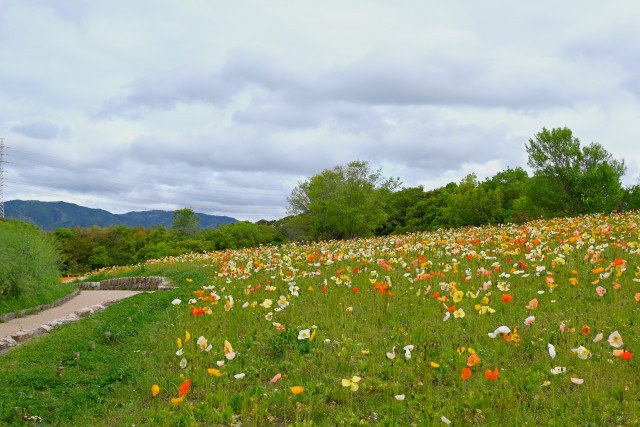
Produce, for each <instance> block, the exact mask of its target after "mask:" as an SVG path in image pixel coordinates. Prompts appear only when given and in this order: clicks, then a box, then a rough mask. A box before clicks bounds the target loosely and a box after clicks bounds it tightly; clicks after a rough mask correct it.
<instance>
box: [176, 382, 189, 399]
mask: <svg viewBox="0 0 640 427" xmlns="http://www.w3.org/2000/svg"><path fill="white" fill-rule="evenodd" d="M189 387H191V380H190V379H189V378H187V379H186V380H185V381H184V382H183V383H182V385H180V391H179V392H178V396H180V397H182V396H184V395H185V394H187V392H188V391H189Z"/></svg>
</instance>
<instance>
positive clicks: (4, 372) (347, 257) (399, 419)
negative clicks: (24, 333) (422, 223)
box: [0, 214, 640, 426]
mask: <svg viewBox="0 0 640 427" xmlns="http://www.w3.org/2000/svg"><path fill="white" fill-rule="evenodd" d="M638 224H639V217H638V215H635V214H630V215H627V216H612V217H586V218H582V219H580V220H577V221H574V220H563V221H560V220H558V221H553V222H547V223H542V222H540V223H535V224H530V225H529V226H528V227H511V228H508V227H504V228H484V229H469V230H456V231H452V232H442V233H440V234H424V235H422V234H421V235H409V236H402V237H401V239H399V240H398V241H396V240H395V239H374V240H370V241H354V242H330V243H325V244H323V245H313V246H309V247H304V246H300V245H289V246H285V247H282V248H271V247H266V248H260V249H256V250H244V251H237V252H229V253H217V254H214V255H213V256H212V257H211V258H208V259H201V260H198V259H197V258H203V257H183V258H178V259H171V260H166V261H165V262H162V263H158V264H156V265H148V266H146V267H144V268H143V269H134V270H131V271H120V272H118V274H119V275H125V274H139V273H144V274H154V275H155V274H164V275H168V276H170V277H171V278H172V280H173V281H174V282H175V283H178V284H180V285H181V288H180V289H179V290H175V291H171V292H167V293H153V294H144V295H139V296H136V297H134V298H132V299H129V300H126V301H123V302H121V303H119V304H118V305H116V306H113V307H110V308H109V309H108V310H107V311H105V312H102V313H98V314H96V315H94V316H91V317H89V318H88V319H86V320H83V321H82V322H80V323H77V324H72V325H66V326H64V327H61V328H60V329H59V330H56V331H54V332H53V333H52V334H51V335H50V336H46V337H42V338H38V339H36V340H33V341H32V342H29V343H26V344H24V345H22V346H20V347H19V348H17V349H15V350H13V351H11V352H9V353H8V354H6V355H4V356H2V365H1V366H0V383H1V384H3V387H2V388H0V422H7V423H11V422H13V423H18V421H17V420H16V415H15V411H13V410H11V409H10V408H13V407H20V408H25V410H26V411H28V413H29V414H35V415H38V416H40V417H42V418H44V419H45V420H46V421H47V422H49V423H51V424H54V425H55V424H59V425H132V424H136V425H185V426H186V425H193V424H195V425H229V424H232V423H233V422H234V420H242V421H243V423H244V424H245V425H254V424H261V425H262V424H269V423H275V424H280V425H286V424H295V425H299V424H305V423H306V424H311V423H313V424H314V425H334V424H336V423H338V424H347V425H348V424H358V423H360V424H381V425H410V424H412V423H414V424H418V425H423V424H427V425H428V424H436V423H441V421H440V417H441V416H443V415H444V416H446V417H448V418H449V419H451V420H452V421H453V424H454V425H471V424H477V425H498V424H503V425H541V424H550V423H554V424H555V425H589V424H591V425H638V424H639V423H640V408H639V406H638V401H639V400H640V379H639V377H638V372H639V364H638V359H639V357H640V337H639V336H638V325H637V322H638V321H639V319H640V308H639V307H640V303H639V302H637V301H636V300H635V294H636V293H637V292H640V285H639V284H638V283H637V282H636V281H634V279H638V276H639V275H640V273H638V271H640V270H638V247H637V240H638V238H637V236H638ZM520 238H521V239H522V241H518V239H520ZM629 243H631V245H629ZM527 246H529V247H530V248H529V250H527V249H526V247H527ZM589 247H591V248H592V249H589ZM531 249H533V250H531ZM483 251H484V252H483ZM526 254H528V255H526ZM531 254H534V256H532V255H531ZM585 256H586V259H585ZM421 257H422V258H421ZM494 258H495V259H494ZM618 258H620V259H624V260H625V261H626V269H625V270H616V269H615V268H614V267H613V265H612V262H613V261H614V260H616V259H618ZM194 259H195V261H194ZM379 259H384V260H385V264H386V265H387V266H388V267H385V266H383V265H381V264H380V263H378V262H377V260H379ZM519 260H522V261H523V262H525V263H526V264H527V266H526V270H522V271H523V273H520V274H518V273H517V272H516V271H515V270H518V269H521V267H520V266H518V267H517V268H516V267H515V266H516V262H517V261H519ZM592 260H593V263H591V261H592ZM493 263H498V265H499V266H500V270H494V268H493V267H492V264H493ZM240 266H242V267H244V268H243V269H238V267H240ZM542 266H544V267H545V270H544V271H540V272H539V274H538V275H536V267H539V268H541V267H542ZM600 267H602V271H598V270H596V272H595V273H594V272H593V270H594V269H596V268H600ZM249 268H251V271H250V272H249V275H247V271H248V269H249ZM356 268H357V269H358V271H357V272H356V270H355V269H356ZM468 268H469V269H471V270H470V272H469V273H470V276H468V279H469V280H468V281H466V280H465V279H464V278H462V277H461V275H463V274H466V273H467V269H468ZM480 268H487V269H488V270H493V272H492V273H489V274H488V275H487V276H483V275H481V274H480V273H478V271H479V269H480ZM234 269H235V271H234ZM316 270H318V271H320V275H317V276H316V275H315V272H316ZM340 270H343V271H340ZM372 270H375V271H376V272H377V273H378V276H377V277H376V276H374V275H372V274H371V271H372ZM421 270H424V273H425V274H428V273H431V275H430V277H424V278H423V279H422V280H420V281H418V280H417V279H418V278H419V276H420V275H421V274H422V273H423V271H421ZM572 270H576V272H577V274H574V273H572ZM607 272H608V273H610V274H609V275H607ZM618 272H619V273H620V275H619V276H617V274H616V273H618ZM311 273H314V274H311ZM507 274H508V275H509V276H508V277H507V276H506V275H507ZM501 275H502V276H501ZM599 275H600V276H599ZM342 276H346V277H348V278H349V280H347V279H346V277H342ZM385 276H389V278H390V280H391V282H392V283H393V284H394V285H393V287H392V288H391V290H392V292H393V296H390V295H388V294H386V293H385V294H382V293H380V292H378V291H376V290H374V289H373V288H374V285H373V284H372V282H375V283H377V284H378V285H377V286H378V287H379V284H381V283H385V279H384V277H385ZM548 276H553V277H554V280H555V282H556V283H557V284H558V286H557V287H556V288H555V289H554V291H553V293H550V292H549V287H548V286H547V284H546V277H548ZM605 276H607V277H605ZM616 276H617V277H616ZM341 277H342V278H341ZM599 277H600V278H599ZM570 278H576V279H577V281H578V284H577V285H576V286H572V285H570V284H569V279H570ZM187 279H189V280H187ZM325 279H326V280H327V290H326V292H324V291H323V290H322V287H323V283H324V280H325ZM410 279H412V280H413V283H412V282H411V280H410ZM488 280H491V281H492V284H491V287H490V288H489V289H487V290H485V291H481V292H480V294H479V295H478V296H477V297H476V298H473V297H472V296H471V294H469V293H468V292H469V291H471V292H472V294H475V292H477V291H478V290H479V289H480V288H481V287H482V286H483V283H486V282H487V281H488ZM596 280H598V281H599V282H598V283H594V282H595V281H596ZM340 281H341V282H342V283H338V282H340ZM349 281H351V283H350V282H349ZM292 283H295V285H296V286H298V287H299V289H300V290H299V297H296V296H291V298H290V299H289V302H290V304H289V306H288V307H286V308H285V309H284V310H282V311H280V312H276V311H275V310H274V308H275V307H276V300H277V299H278V297H279V296H280V295H282V294H284V295H286V294H287V293H291V290H290V289H289V286H290V285H291V284H292ZM451 283H455V284H456V287H457V289H459V290H462V291H463V292H464V294H465V296H464V298H463V299H462V300H461V301H459V302H456V303H455V304H456V307H457V308H463V309H464V310H465V314H466V315H465V317H463V318H454V317H453V316H452V317H451V318H450V319H449V320H448V321H446V322H443V321H442V319H443V316H444V314H445V312H446V310H445V308H444V307H443V302H442V301H439V300H437V299H435V298H434V292H435V291H438V292H439V293H440V294H441V295H449V290H450V289H449V287H450V284H451ZM615 283H618V284H620V285H621V286H620V287H619V288H618V289H615V287H614V284H615ZM499 284H500V287H502V289H506V288H504V286H506V285H507V284H508V285H509V289H508V290H501V289H499V286H498V285H499ZM210 285H215V292H217V293H218V294H219V295H220V296H221V297H222V300H221V302H219V303H218V304H215V305H212V304H210V303H209V302H208V301H207V302H206V303H205V302H204V301H201V300H198V301H197V302H196V304H195V305H196V306H198V307H210V308H211V309H212V314H211V315H202V316H198V317H194V316H192V315H191V312H190V309H189V306H188V305H187V300H188V299H190V298H194V297H197V294H194V293H193V292H194V291H197V290H199V289H202V287H203V286H210ZM257 285H262V286H261V289H259V290H256V289H255V288H256V287H257ZM271 285H273V286H275V290H274V291H273V292H269V291H268V290H267V286H271ZM599 285H602V286H603V287H605V288H606V289H607V291H608V292H607V294H606V295H605V297H599V296H598V295H597V294H596V292H595V288H596V286H599ZM249 287H253V288H254V291H253V292H250V293H246V292H245V291H246V290H247V289H248V288H249ZM354 287H357V288H358V292H354V289H353V288H354ZM429 287H430V289H429V290H428V291H427V289H428V288H429ZM542 290H544V291H545V293H544V294H539V293H538V291H542ZM209 292H211V291H210V290H206V291H205V292H204V296H208V295H209ZM504 294H509V295H512V297H513V300H512V301H511V302H508V303H505V302H503V301H502V298H501V297H502V295H504ZM226 295H232V296H233V298H234V300H235V305H234V306H233V308H232V309H231V310H229V311H225V310H224V305H223V304H224V297H225V296H226ZM176 296H177V297H179V298H181V299H182V300H183V303H182V304H181V305H179V306H173V305H171V304H170V301H171V300H172V299H173V298H175V297H176ZM485 296H486V297H487V298H488V300H489V301H488V302H486V305H488V306H490V307H492V308H493V309H495V313H493V314H484V315H480V314H479V313H478V312H476V310H475V305H476V304H481V305H482V304H485V303H483V302H481V300H482V298H483V297H485ZM265 298H270V299H272V300H273V304H274V305H273V306H272V307H271V308H269V309H267V308H264V307H261V306H259V305H258V306H255V307H253V306H252V305H250V306H249V307H247V308H244V309H243V308H241V306H242V304H243V303H244V302H248V303H249V304H251V303H252V302H255V303H260V302H263V301H264V299H265ZM448 298H449V300H448V301H446V305H447V306H451V305H453V304H454V302H453V301H452V300H451V297H450V296H449V297H448ZM532 298H537V299H538V300H539V304H540V305H539V307H538V308H537V309H536V310H530V309H528V308H527V307H526V306H527V304H528V303H529V301H530V300H531V299H532ZM348 307H353V311H352V312H349V311H347V308H348ZM268 312H271V313H273V319H271V320H266V319H265V315H266V314H267V313H268ZM532 314H533V315H535V317H536V321H535V322H534V323H533V324H532V326H531V327H526V326H525V325H524V324H523V321H524V319H525V318H526V317H527V316H529V315H532ZM272 322H279V323H282V324H284V325H285V328H286V329H285V331H284V332H280V331H279V330H278V328H276V327H274V326H273V325H272ZM562 323H564V324H565V325H566V330H565V332H564V333H561V332H560V330H559V326H560V325H561V324H562ZM312 325H316V326H317V335H316V337H315V339H314V340H313V341H309V340H298V339H297V338H298V333H299V331H300V330H301V329H305V328H309V327H311V326H312ZM500 325H508V326H509V327H510V328H512V329H513V328H514V327H516V326H517V327H518V328H519V334H520V337H521V340H520V342H519V343H517V345H516V343H514V342H513V341H511V342H507V341H505V340H504V339H503V338H501V337H498V338H496V339H490V338H488V337H487V332H490V331H493V330H494V329H495V328H496V327H498V326H500ZM583 325H588V326H590V328H591V330H592V331H591V332H590V333H589V334H588V335H585V334H582V333H581V332H580V330H581V327H582V326H583ZM615 330H617V331H619V332H620V333H621V335H622V337H623V339H624V343H625V345H624V346H623V348H625V349H626V350H628V351H630V352H632V353H633V354H634V356H633V357H632V359H631V360H622V359H621V358H620V357H614V356H612V354H611V352H612V350H613V348H612V347H611V346H610V345H609V343H608V342H607V337H608V336H609V334H610V333H611V332H613V331H615ZM107 331H109V332H110V335H109V336H108V337H107V336H105V332H107ZM186 331H189V332H190V334H191V335H192V338H191V340H190V341H188V342H185V344H184V354H183V355H181V356H177V355H176V354H175V353H176V351H177V350H178V347H177V344H176V338H177V337H181V338H182V340H185V333H186ZM597 332H603V333H604V340H602V341H600V342H597V343H594V342H592V340H593V338H594V336H595V334H596V333H597ZM201 335H202V336H204V337H206V338H207V339H208V340H209V343H211V344H212V350H211V351H210V352H204V351H201V350H200V349H199V347H198V345H197V343H196V340H197V338H198V337H199V336H201ZM225 339H226V340H229V341H230V342H231V343H232V344H233V346H234V348H235V350H236V352H237V353H238V355H237V356H236V358H235V359H233V360H231V361H226V363H225V365H224V366H223V367H222V368H219V369H220V370H221V373H222V376H220V377H214V376H210V375H209V374H208V373H207V369H208V368H216V367H217V365H216V364H215V362H216V361H217V360H221V359H222V360H224V358H223V352H222V348H223V342H224V340H225ZM325 340H330V343H328V344H325V343H324V341H325ZM90 341H94V342H96V348H95V349H94V350H90V349H89V348H88V345H89V342H90ZM548 343H553V344H554V345H555V347H556V349H557V353H558V356H557V357H556V358H555V359H553V360H551V359H550V357H549V355H548V353H547V344H548ZM406 344H413V345H415V350H414V351H413V352H412V357H411V359H410V360H405V359H404V355H403V352H402V351H401V350H399V348H401V347H403V346H404V345H406ZM579 345H584V346H585V347H587V348H588V349H589V350H590V352H591V357H589V358H588V359H587V360H581V359H579V358H578V357H577V356H576V354H575V353H573V352H572V351H571V349H573V348H577V347H578V346H579ZM394 346H395V347H396V353H397V357H396V359H394V360H389V359H387V358H386V356H385V353H386V352H388V351H391V349H392V347H394ZM461 347H466V348H468V347H471V348H473V349H474V350H475V351H476V353H477V355H478V356H479V357H480V363H479V364H478V365H476V366H474V367H472V368H471V370H472V372H473V373H472V375H471V377H470V378H469V379H467V380H463V379H462V378H461V377H460V374H461V372H462V369H463V368H464V367H465V366H466V361H467V359H468V357H469V353H468V351H465V352H464V353H461V351H462V349H461ZM75 352H79V353H80V355H79V359H77V360H76V358H75V357H74V353H75ZM182 357H184V358H185V359H186V360H187V361H188V366H187V367H186V368H185V369H182V368H180V367H179V362H180V360H181V358H182ZM431 362H435V363H437V364H439V367H437V368H434V367H433V366H432V365H431ZM60 366H64V367H65V373H64V376H62V377H60V376H58V374H57V372H58V368H59V367H60ZM555 366H562V367H566V369H567V372H566V373H564V374H560V375H552V374H551V373H550V369H551V368H553V367H555ZM27 367H28V368H27ZM496 367H497V368H498V369H499V372H500V374H499V377H498V379H497V380H496V381H489V380H487V379H486V378H485V377H484V372H485V370H486V369H491V370H493V369H494V368H496ZM278 372H281V373H283V377H282V379H280V381H279V382H277V383H275V384H273V383H271V382H270V381H269V380H270V379H271V378H272V377H273V376H274V375H275V374H276V373H278ZM239 373H244V374H245V377H244V378H242V379H235V378H234V375H235V374H239ZM354 375H357V376H359V377H361V378H362V380H361V382H360V383H359V390H357V391H355V392H354V391H350V390H349V388H345V387H343V386H342V384H341V380H342V379H348V378H351V377H352V376H354ZM572 376H573V377H577V378H582V379H584V384H582V385H576V384H573V383H572V382H571V381H570V378H571V377H572ZM186 378H189V379H190V380H191V383H192V385H191V389H190V390H189V392H188V393H187V394H186V396H185V399H184V401H183V402H182V403H180V404H176V405H173V404H171V403H170V402H169V401H170V399H172V398H175V397H177V396H178V388H179V386H180V384H181V383H182V382H183V381H184V380H185V379H186ZM547 381H549V382H550V383H549V385H543V384H545V382H547ZM152 384H158V385H159V386H160V389H161V392H160V395H159V396H157V397H152V396H151V393H150V387H151V385H152ZM295 385H300V386H303V387H304V388H305V390H304V392H303V393H302V394H299V395H294V394H292V393H291V391H290V389H289V387H290V386H295ZM401 394H404V395H405V400H403V401H400V400H397V399H395V398H394V396H396V395H401Z"/></svg>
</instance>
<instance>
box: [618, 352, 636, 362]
mask: <svg viewBox="0 0 640 427" xmlns="http://www.w3.org/2000/svg"><path fill="white" fill-rule="evenodd" d="M620 357H621V358H622V359H624V360H629V359H631V358H632V357H633V353H631V352H629V351H625V352H623V353H622V354H621V355H620Z"/></svg>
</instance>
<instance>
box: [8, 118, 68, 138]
mask: <svg viewBox="0 0 640 427" xmlns="http://www.w3.org/2000/svg"><path fill="white" fill-rule="evenodd" d="M10 129H11V131H12V132H15V133H17V134H20V135H24V136H27V137H29V138H36V139H56V138H57V137H58V136H59V135H60V134H61V132H62V131H61V130H60V129H59V128H58V127H57V126H56V125H54V124H52V123H49V122H30V123H21V124H16V125H13V126H11V128H10Z"/></svg>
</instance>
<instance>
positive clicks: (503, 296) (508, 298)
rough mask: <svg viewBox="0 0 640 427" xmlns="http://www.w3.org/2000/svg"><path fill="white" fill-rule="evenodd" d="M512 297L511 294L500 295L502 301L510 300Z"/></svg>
mask: <svg viewBox="0 0 640 427" xmlns="http://www.w3.org/2000/svg"><path fill="white" fill-rule="evenodd" d="M512 299H513V295H511V294H504V295H502V302H505V303H507V302H511V300H512Z"/></svg>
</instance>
